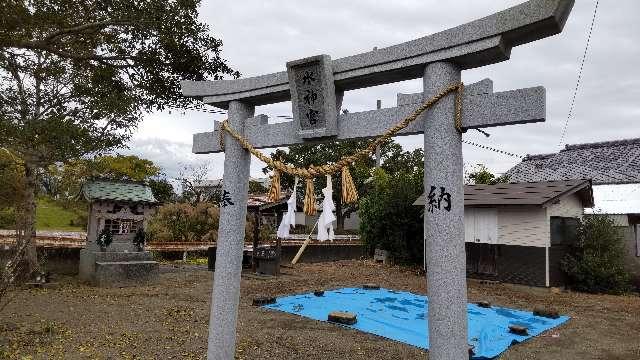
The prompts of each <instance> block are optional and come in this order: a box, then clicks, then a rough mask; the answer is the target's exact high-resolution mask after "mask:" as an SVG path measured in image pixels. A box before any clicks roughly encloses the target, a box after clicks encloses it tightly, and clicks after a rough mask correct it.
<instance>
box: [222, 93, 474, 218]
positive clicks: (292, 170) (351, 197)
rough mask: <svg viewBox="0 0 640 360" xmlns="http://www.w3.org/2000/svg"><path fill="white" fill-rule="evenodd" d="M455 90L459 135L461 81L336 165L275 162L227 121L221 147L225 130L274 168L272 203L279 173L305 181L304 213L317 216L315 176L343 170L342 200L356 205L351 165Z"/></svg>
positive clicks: (277, 190) (372, 151) (459, 130)
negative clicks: (296, 164) (299, 165)
mask: <svg viewBox="0 0 640 360" xmlns="http://www.w3.org/2000/svg"><path fill="white" fill-rule="evenodd" d="M454 91H456V98H455V114H454V126H455V128H456V130H457V131H458V132H462V93H463V91H464V84H463V83H461V82H460V83H457V84H453V85H450V86H449V87H447V88H445V89H444V90H442V91H441V92H439V93H438V94H436V95H434V96H433V97H431V98H430V99H428V100H426V101H425V102H423V103H422V105H420V107H418V108H417V109H416V110H414V111H413V112H412V113H411V115H409V116H407V117H406V118H404V119H403V120H402V121H400V122H398V123H397V124H396V125H394V126H393V127H391V128H389V129H387V131H385V132H384V134H382V135H380V136H379V137H377V138H376V139H375V140H373V141H372V142H371V143H370V144H369V146H367V147H366V148H364V149H362V150H360V151H358V152H356V153H354V154H351V155H349V156H345V157H343V158H342V159H340V160H338V161H336V162H335V163H333V164H324V165H311V166H309V167H308V168H298V167H294V166H291V165H287V164H285V163H283V162H281V161H279V160H274V159H272V158H270V157H268V156H267V155H265V154H264V153H262V152H261V151H259V150H257V149H256V148H254V147H253V145H251V144H250V143H249V141H248V140H247V139H246V138H245V137H244V136H242V135H241V134H240V133H238V132H237V131H235V130H234V129H232V128H231V126H230V125H229V122H228V120H224V121H223V122H222V124H221V126H220V139H219V141H220V148H221V149H223V150H224V132H225V131H226V132H227V133H228V134H229V135H231V137H232V138H234V139H235V140H236V141H238V143H239V144H240V146H242V147H243V148H244V149H246V150H247V151H249V152H250V153H251V154H253V155H254V156H255V157H257V158H258V159H260V160H262V161H263V162H264V163H266V164H267V165H269V166H271V167H272V168H273V169H274V175H273V177H272V180H271V189H270V190H269V198H270V200H271V201H278V200H280V172H284V173H287V174H290V175H294V176H299V177H303V178H305V179H306V182H307V184H306V190H305V199H304V212H305V214H307V215H315V213H316V208H315V193H314V188H313V179H314V178H315V177H317V176H321V175H332V174H335V173H337V172H338V171H341V170H342V201H343V202H345V203H354V202H356V201H357V200H358V193H357V190H356V187H355V184H354V183H353V179H352V178H351V174H350V173H349V165H351V164H353V163H354V162H356V160H358V159H360V158H362V157H365V156H368V155H370V154H373V153H374V152H375V151H376V147H377V146H378V145H381V144H382V143H384V142H385V141H387V140H389V139H390V138H391V137H393V136H394V135H396V134H397V133H398V132H400V131H401V130H402V129H404V128H406V127H407V126H409V124H411V123H412V122H414V121H415V120H416V119H417V118H418V117H419V116H420V114H422V113H423V112H424V111H426V110H427V109H429V108H430V107H432V106H433V105H434V104H435V103H437V102H438V101H439V100H440V99H442V98H443V97H445V96H446V95H448V94H449V93H451V92H454Z"/></svg>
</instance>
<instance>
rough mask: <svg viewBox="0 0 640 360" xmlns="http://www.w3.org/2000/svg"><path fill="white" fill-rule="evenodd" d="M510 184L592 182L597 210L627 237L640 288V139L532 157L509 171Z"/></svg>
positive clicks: (573, 147)
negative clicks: (612, 221) (567, 181)
mask: <svg viewBox="0 0 640 360" xmlns="http://www.w3.org/2000/svg"><path fill="white" fill-rule="evenodd" d="M507 174H508V175H509V176H510V178H509V181H513V182H524V181H549V180H569V179H591V180H592V183H593V198H594V203H595V206H594V207H593V209H585V214H596V215H597V214H606V215H607V216H609V217H610V218H612V219H613V220H614V222H615V224H616V225H617V226H619V228H620V230H621V231H622V233H623V236H624V238H625V242H626V247H627V254H628V256H627V259H628V262H627V263H628V264H629V265H630V269H631V270H632V272H633V273H634V275H635V278H636V279H637V281H638V285H640V138H636V139H626V140H617V141H605V142H595V143H588V144H577V145H566V146H565V148H564V149H563V150H561V151H560V152H558V153H555V154H544V155H529V156H527V157H526V158H524V159H523V160H522V162H521V163H519V164H518V165H516V166H514V167H513V168H511V169H510V170H509V171H507Z"/></svg>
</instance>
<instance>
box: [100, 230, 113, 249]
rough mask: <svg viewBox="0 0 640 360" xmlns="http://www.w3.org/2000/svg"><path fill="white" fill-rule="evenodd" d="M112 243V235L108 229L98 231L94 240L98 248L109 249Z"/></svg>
mask: <svg viewBox="0 0 640 360" xmlns="http://www.w3.org/2000/svg"><path fill="white" fill-rule="evenodd" d="M112 242H113V235H112V234H111V231H109V229H107V228H104V229H102V231H100V234H98V238H97V239H96V243H97V244H98V246H100V248H107V247H109V245H111V243H112Z"/></svg>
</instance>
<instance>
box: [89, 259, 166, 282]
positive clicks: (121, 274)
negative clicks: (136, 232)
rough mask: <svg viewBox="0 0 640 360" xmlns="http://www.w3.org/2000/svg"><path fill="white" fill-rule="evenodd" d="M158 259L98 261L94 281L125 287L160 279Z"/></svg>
mask: <svg viewBox="0 0 640 360" xmlns="http://www.w3.org/2000/svg"><path fill="white" fill-rule="evenodd" d="M158 268H159V265H158V263H157V262H156V261H150V260H141V261H137V260H136V261H96V263H95V273H94V276H93V283H94V285H96V286H103V287H125V286H136V285H145V284H149V283H154V282H156V281H157V280H158Z"/></svg>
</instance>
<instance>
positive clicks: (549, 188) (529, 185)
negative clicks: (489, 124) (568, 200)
mask: <svg viewBox="0 0 640 360" xmlns="http://www.w3.org/2000/svg"><path fill="white" fill-rule="evenodd" d="M574 193H575V194H577V195H578V196H579V197H580V199H581V200H582V204H583V206H584V207H592V206H593V194H592V191H591V181H590V180H558V181H540V182H522V183H505V184H496V185H485V184H478V185H465V187H464V205H465V206H491V205H540V206H546V205H547V204H550V203H553V202H555V201H556V200H559V199H560V198H561V197H563V196H567V195H571V194H574ZM424 203H425V202H424V194H422V195H421V196H420V197H419V198H418V199H417V200H416V201H415V202H414V203H413V205H424Z"/></svg>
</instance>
